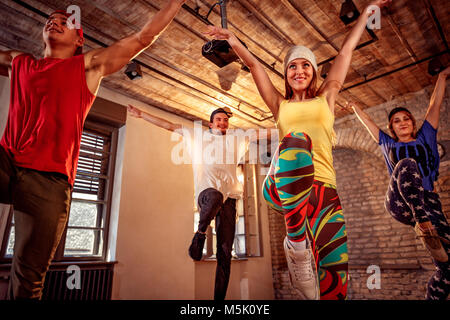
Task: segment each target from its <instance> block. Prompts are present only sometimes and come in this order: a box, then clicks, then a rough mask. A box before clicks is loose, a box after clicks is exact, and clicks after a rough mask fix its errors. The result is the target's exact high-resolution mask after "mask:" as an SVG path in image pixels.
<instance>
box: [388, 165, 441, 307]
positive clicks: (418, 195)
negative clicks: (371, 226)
mask: <svg viewBox="0 0 450 320" xmlns="http://www.w3.org/2000/svg"><path fill="white" fill-rule="evenodd" d="M385 207H386V210H387V211H388V212H389V213H390V214H391V216H392V217H393V218H394V219H395V220H397V221H399V222H401V223H403V224H406V225H409V226H411V227H414V226H415V224H416V222H419V223H421V222H425V221H430V222H431V224H432V225H433V227H434V229H436V231H437V233H438V234H439V235H440V236H441V237H443V238H445V239H447V240H450V226H449V224H448V222H447V219H446V218H445V216H444V213H443V211H442V206H441V201H440V200H439V195H438V194H437V193H435V192H432V191H427V190H424V188H423V187H422V177H421V175H420V172H419V169H418V167H417V163H416V161H415V160H414V159H410V158H405V159H402V160H400V161H399V162H398V163H397V165H396V166H395V168H394V171H393V172H392V176H391V180H390V182H389V188H388V191H387V193H386V199H385ZM442 245H443V247H444V249H445V250H446V251H447V254H448V255H449V256H450V245H448V244H446V243H442ZM433 262H434V264H435V265H436V272H435V274H434V275H433V276H432V277H431V278H430V280H429V281H428V285H427V294H426V298H427V299H428V300H445V299H447V297H448V295H449V293H450V261H448V262H439V261H436V260H433Z"/></svg>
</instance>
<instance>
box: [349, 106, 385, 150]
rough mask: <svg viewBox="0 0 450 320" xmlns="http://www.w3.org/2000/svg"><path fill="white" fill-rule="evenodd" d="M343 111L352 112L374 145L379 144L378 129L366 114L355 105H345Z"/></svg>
mask: <svg viewBox="0 0 450 320" xmlns="http://www.w3.org/2000/svg"><path fill="white" fill-rule="evenodd" d="M344 109H346V110H347V111H354V112H355V114H356V116H357V117H358V119H359V121H361V123H362V124H363V125H364V127H366V129H367V131H369V134H370V136H371V137H372V138H373V139H374V140H375V142H376V143H378V142H379V135H380V128H379V127H378V126H377V125H376V124H375V122H373V120H372V119H371V118H370V117H369V115H368V114H367V113H365V112H364V111H362V110H361V109H360V108H359V107H358V106H357V105H356V104H354V103H348V102H346V103H345V106H344Z"/></svg>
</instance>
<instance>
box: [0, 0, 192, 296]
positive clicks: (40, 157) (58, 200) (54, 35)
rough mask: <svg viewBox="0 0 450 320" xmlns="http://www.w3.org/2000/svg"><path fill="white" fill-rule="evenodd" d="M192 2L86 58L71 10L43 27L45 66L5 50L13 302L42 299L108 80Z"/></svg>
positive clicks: (1, 192)
mask: <svg viewBox="0 0 450 320" xmlns="http://www.w3.org/2000/svg"><path fill="white" fill-rule="evenodd" d="M185 1H186V0H168V1H167V4H166V5H165V7H163V8H162V9H161V10H160V11H159V12H158V13H156V14H155V15H154V16H153V17H152V18H151V19H148V18H147V19H148V22H147V23H146V25H145V26H144V27H143V28H142V29H141V30H140V31H139V32H137V33H135V34H132V35H130V36H128V37H126V38H124V39H122V40H120V41H118V42H116V43H114V44H112V45H111V46H109V47H107V48H100V49H94V50H91V51H89V52H87V53H85V54H82V46H83V44H84V38H83V32H82V30H81V29H75V28H73V27H72V26H71V25H70V22H68V21H67V20H68V16H69V15H68V14H66V13H65V12H64V11H56V12H54V13H52V14H51V15H50V16H49V17H48V20H47V22H46V24H45V26H44V29H43V39H44V43H45V52H44V58H43V59H36V58H34V57H33V56H32V55H30V54H25V53H22V52H18V51H0V73H2V74H5V73H6V74H9V77H10V80H11V97H10V107H9V114H8V120H7V124H6V128H5V132H4V134H3V138H2V139H1V141H0V203H4V204H11V205H12V206H13V209H14V222H15V243H14V256H13V262H12V268H11V278H10V286H9V292H8V296H9V298H10V299H40V298H41V296H42V289H43V285H44V279H45V274H46V272H47V270H48V267H49V265H50V263H51V260H52V259H53V256H54V254H55V251H56V248H57V247H58V244H59V241H60V239H61V236H62V233H63V231H64V228H65V225H66V222H67V218H68V215H69V208H70V200H71V189H72V187H73V183H74V180H75V174H76V168H77V162H78V156H79V151H80V141H81V134H82V131H83V125H84V120H85V119H86V116H87V114H88V112H89V110H90V108H91V106H92V103H93V102H94V99H95V96H96V94H97V91H98V88H99V86H100V82H101V80H102V78H103V77H105V76H108V75H110V74H112V73H115V72H117V71H119V70H120V69H121V68H122V67H124V66H125V65H126V64H127V63H128V62H129V61H130V60H131V59H132V58H133V57H135V56H136V55H138V54H139V53H141V52H142V51H143V50H145V49H147V48H148V47H149V46H150V45H151V44H152V43H153V42H154V41H155V40H156V38H157V37H158V35H159V34H160V33H161V32H162V31H164V29H165V28H166V27H167V25H168V24H169V23H170V22H171V21H172V20H173V18H174V17H175V15H176V14H177V12H178V11H179V10H180V8H181V5H182V4H183V3H184V2H185Z"/></svg>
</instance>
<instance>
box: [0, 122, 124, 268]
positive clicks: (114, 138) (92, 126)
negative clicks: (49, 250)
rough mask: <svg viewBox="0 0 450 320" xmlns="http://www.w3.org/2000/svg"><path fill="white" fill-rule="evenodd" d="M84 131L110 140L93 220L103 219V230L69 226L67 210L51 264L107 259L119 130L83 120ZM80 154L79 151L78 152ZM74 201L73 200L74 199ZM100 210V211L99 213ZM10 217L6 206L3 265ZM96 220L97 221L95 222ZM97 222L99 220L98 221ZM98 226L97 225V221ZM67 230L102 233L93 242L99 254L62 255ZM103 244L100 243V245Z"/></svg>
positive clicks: (7, 259) (7, 260)
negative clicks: (102, 197)
mask: <svg viewBox="0 0 450 320" xmlns="http://www.w3.org/2000/svg"><path fill="white" fill-rule="evenodd" d="M85 130H87V131H94V132H98V133H99V134H103V135H107V136H109V139H110V141H111V142H110V150H109V152H108V153H109V159H108V169H107V173H106V177H107V178H106V182H105V190H104V194H105V197H104V200H99V201H101V202H104V203H101V206H102V207H101V210H99V214H98V216H97V219H102V220H103V228H101V227H69V219H70V211H69V217H68V219H67V224H66V226H65V228H64V232H63V235H62V236H61V241H60V243H59V245H58V248H57V249H56V252H55V256H54V258H53V260H52V263H55V262H79V261H82V262H88V261H92V262H106V260H107V253H108V244H109V231H110V220H111V204H112V197H113V186H114V178H115V177H114V174H115V166H116V160H117V149H118V140H119V128H118V127H117V126H114V125H111V124H108V123H103V122H101V121H99V119H97V118H94V119H89V118H88V119H86V121H85V124H84V127H83V133H84V132H85ZM80 152H81V149H80ZM73 191H74V190H73V189H72V192H71V206H72V201H73V198H72V194H73ZM75 200H76V201H77V199H75ZM100 211H101V212H100ZM12 217H13V206H12V205H10V207H9V216H8V218H7V223H6V226H5V231H4V233H3V241H2V243H1V248H0V264H7V263H11V262H12V257H13V256H6V252H7V248H8V244H9V237H10V234H11V228H12V226H13V223H12ZM97 221H99V220H97ZM100 221H101V220H100ZM97 225H98V222H97ZM69 229H82V230H92V229H95V230H99V231H100V232H101V230H103V237H101V236H99V237H98V241H95V242H94V248H95V247H96V246H97V247H98V248H99V246H100V244H101V245H102V248H101V250H102V251H101V255H98V256H94V255H86V256H76V255H74V256H72V255H64V249H65V244H66V236H67V231H68V230H69ZM102 242H103V243H102Z"/></svg>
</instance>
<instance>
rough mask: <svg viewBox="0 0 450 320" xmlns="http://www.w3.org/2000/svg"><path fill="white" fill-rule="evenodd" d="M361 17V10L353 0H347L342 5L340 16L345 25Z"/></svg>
mask: <svg viewBox="0 0 450 320" xmlns="http://www.w3.org/2000/svg"><path fill="white" fill-rule="evenodd" d="M358 17H359V11H358V9H357V8H356V6H355V4H354V3H353V1H352V0H345V1H344V3H343V4H342V7H341V13H340V14H339V18H341V20H342V22H344V24H345V25H347V24H349V23H352V22H353V21H355V20H357V19H358Z"/></svg>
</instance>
